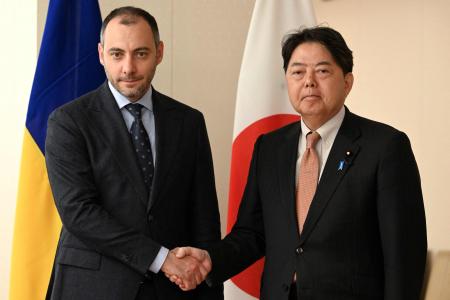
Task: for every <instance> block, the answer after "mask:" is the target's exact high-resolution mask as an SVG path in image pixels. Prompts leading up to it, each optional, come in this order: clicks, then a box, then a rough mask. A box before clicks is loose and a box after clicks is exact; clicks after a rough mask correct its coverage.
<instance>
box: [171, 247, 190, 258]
mask: <svg viewBox="0 0 450 300" xmlns="http://www.w3.org/2000/svg"><path fill="white" fill-rule="evenodd" d="M187 248H189V247H178V248H176V249H175V256H176V257H177V258H183V257H185V256H187V255H190V253H191V251H190V249H187Z"/></svg>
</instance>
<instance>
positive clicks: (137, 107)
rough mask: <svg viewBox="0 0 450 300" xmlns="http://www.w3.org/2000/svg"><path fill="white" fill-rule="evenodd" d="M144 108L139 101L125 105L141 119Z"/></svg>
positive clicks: (134, 115) (137, 118)
mask: <svg viewBox="0 0 450 300" xmlns="http://www.w3.org/2000/svg"><path fill="white" fill-rule="evenodd" d="M142 108H144V106H143V105H142V104H139V103H130V104H127V105H125V109H126V110H128V111H129V112H130V113H131V114H132V115H133V117H134V118H135V119H136V120H141V116H142Z"/></svg>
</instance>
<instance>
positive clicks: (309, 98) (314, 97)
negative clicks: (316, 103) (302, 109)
mask: <svg viewBox="0 0 450 300" xmlns="http://www.w3.org/2000/svg"><path fill="white" fill-rule="evenodd" d="M319 98H320V96H319V95H306V96H303V97H302V98H301V99H302V101H303V100H317V99H319Z"/></svg>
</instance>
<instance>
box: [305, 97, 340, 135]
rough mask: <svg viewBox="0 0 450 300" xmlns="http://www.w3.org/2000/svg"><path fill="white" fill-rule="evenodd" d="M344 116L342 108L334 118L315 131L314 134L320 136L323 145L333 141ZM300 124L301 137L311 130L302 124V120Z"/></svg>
mask: <svg viewBox="0 0 450 300" xmlns="http://www.w3.org/2000/svg"><path fill="white" fill-rule="evenodd" d="M344 116H345V107H344V106H342V107H341V109H340V110H339V112H338V113H337V114H336V115H335V116H334V117H332V118H331V119H329V120H328V121H327V122H325V124H323V125H322V126H320V127H319V128H318V129H317V130H316V132H317V133H318V134H320V138H321V140H322V141H323V142H324V143H325V144H328V143H329V142H333V141H334V139H335V137H336V135H337V132H338V130H339V128H340V127H341V124H342V122H343V121H344ZM300 123H301V127H302V133H303V134H302V135H303V136H306V134H308V132H310V131H311V129H309V128H308V126H306V124H305V123H304V122H303V119H301V122H300Z"/></svg>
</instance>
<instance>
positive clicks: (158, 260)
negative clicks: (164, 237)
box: [148, 247, 169, 274]
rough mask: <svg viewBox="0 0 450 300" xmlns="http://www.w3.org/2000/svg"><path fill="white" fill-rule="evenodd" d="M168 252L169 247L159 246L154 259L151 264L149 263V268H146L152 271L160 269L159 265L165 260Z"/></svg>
mask: <svg viewBox="0 0 450 300" xmlns="http://www.w3.org/2000/svg"><path fill="white" fill-rule="evenodd" d="M168 254H169V249H167V248H166V247H161V249H159V252H158V255H156V258H155V260H153V262H152V264H151V265H150V268H148V269H149V270H150V271H151V272H153V273H155V274H156V273H158V272H159V270H161V267H162V265H163V263H164V261H165V260H166V257H167V255H168Z"/></svg>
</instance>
